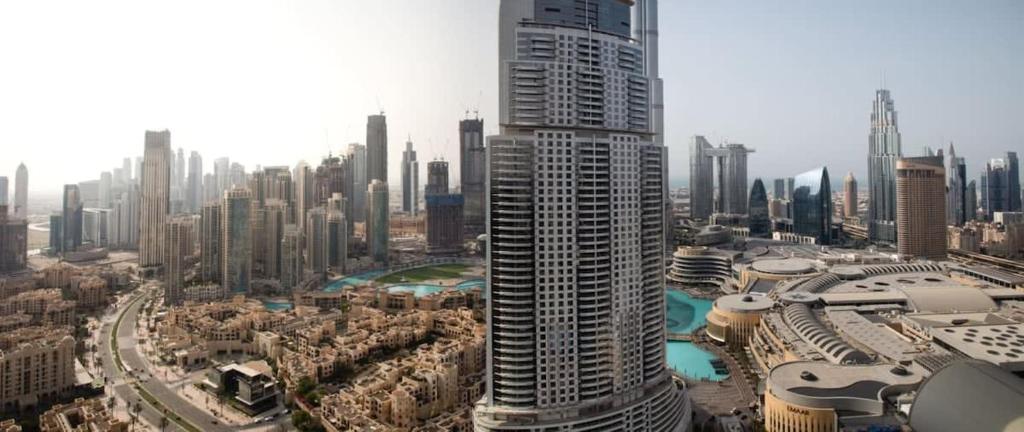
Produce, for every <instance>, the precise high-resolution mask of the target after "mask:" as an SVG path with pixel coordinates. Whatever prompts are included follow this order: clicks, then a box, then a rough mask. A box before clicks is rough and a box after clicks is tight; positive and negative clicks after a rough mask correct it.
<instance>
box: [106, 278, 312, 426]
mask: <svg viewBox="0 0 1024 432" xmlns="http://www.w3.org/2000/svg"><path fill="white" fill-rule="evenodd" d="M140 292H141V293H140V294H137V295H135V296H134V297H132V299H131V300H130V301H128V303H127V304H124V305H120V306H119V307H118V309H117V311H116V312H115V313H114V314H113V315H112V317H110V318H108V319H104V323H103V327H102V330H101V331H102V334H101V335H100V337H101V340H102V341H103V344H109V341H110V335H111V333H112V332H113V331H115V330H116V332H117V350H118V352H119V354H120V356H121V361H122V362H123V363H124V365H125V366H126V367H127V368H128V369H129V370H131V371H132V372H133V373H134V375H135V376H134V377H132V376H130V375H128V373H127V372H126V371H121V370H120V369H118V368H117V366H116V365H115V364H114V361H115V360H114V358H113V352H112V351H111V349H110V348H109V347H106V348H105V349H102V350H101V351H102V355H103V369H104V375H105V376H107V377H112V379H111V384H112V385H113V387H114V392H115V393H116V394H117V396H118V397H120V398H121V399H123V400H129V401H140V400H141V401H142V405H143V410H142V412H141V415H142V417H144V418H145V419H146V420H147V421H148V422H149V423H150V424H153V425H156V426H157V427H159V425H160V418H161V417H163V416H164V413H163V412H162V411H163V410H164V409H166V410H168V411H169V412H173V413H175V414H177V415H178V416H179V417H181V418H182V419H184V420H185V421H187V422H188V423H190V424H191V425H192V426H194V427H195V428H196V429H198V430H201V431H204V432H206V431H212V432H228V431H239V430H257V429H275V430H285V429H292V428H291V425H290V419H289V418H288V416H282V417H278V418H276V419H275V421H273V422H270V423H263V424H249V425H246V426H230V425H224V424H222V423H221V422H220V420H219V419H217V418H216V417H214V416H213V415H211V414H210V413H208V412H206V411H203V410H202V409H200V408H198V407H196V406H195V405H193V404H192V403H191V402H189V401H188V400H186V399H184V398H183V397H181V396H179V394H178V393H177V390H178V388H180V387H182V386H186V385H190V382H189V381H187V380H184V381H178V382H173V383H167V382H164V381H161V380H160V379H159V378H157V377H154V376H152V375H151V374H150V373H149V370H150V365H149V362H148V361H147V360H146V359H145V358H143V355H142V354H141V353H140V350H139V349H138V339H137V337H136V334H135V326H136V323H137V322H138V319H139V310H140V309H141V308H142V305H143V304H144V303H146V300H148V299H149V297H150V296H151V294H152V292H151V291H148V290H147V289H146V288H145V287H143V288H141V289H140ZM125 308H127V309H125ZM122 314H123V315H122ZM118 316H121V317H122V318H121V322H120V325H118V326H117V329H114V326H115V325H117V317H118ZM133 382H134V383H138V385H140V386H141V387H142V388H144V389H145V390H146V391H147V392H149V394H150V395H152V396H153V398H155V399H156V400H157V401H158V402H159V403H160V405H161V407H160V409H159V410H158V409H157V408H155V407H153V406H152V405H150V404H149V403H148V402H146V401H145V399H143V398H142V396H141V395H140V394H139V392H138V391H137V390H136V389H135V388H133V387H132V385H131V383H133ZM133 403H135V402H133ZM167 420H168V426H167V429H165V430H172V431H186V432H187V429H186V428H184V427H182V426H181V425H179V424H177V423H175V422H174V421H173V420H171V419H170V418H169V417H168V419H167Z"/></svg>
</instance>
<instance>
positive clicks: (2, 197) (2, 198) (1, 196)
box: [0, 176, 11, 206]
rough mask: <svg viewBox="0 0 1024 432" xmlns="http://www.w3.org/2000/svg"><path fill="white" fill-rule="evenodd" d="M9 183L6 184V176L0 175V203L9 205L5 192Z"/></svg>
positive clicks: (8, 189)
mask: <svg viewBox="0 0 1024 432" xmlns="http://www.w3.org/2000/svg"><path fill="white" fill-rule="evenodd" d="M10 188H11V187H10V185H8V181H7V176H0V205H2V206H7V205H9V201H8V197H7V192H8V191H10Z"/></svg>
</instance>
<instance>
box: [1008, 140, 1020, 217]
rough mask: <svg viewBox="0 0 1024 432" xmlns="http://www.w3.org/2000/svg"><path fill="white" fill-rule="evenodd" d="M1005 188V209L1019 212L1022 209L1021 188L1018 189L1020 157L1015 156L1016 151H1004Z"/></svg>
mask: <svg viewBox="0 0 1024 432" xmlns="http://www.w3.org/2000/svg"><path fill="white" fill-rule="evenodd" d="M1006 175H1007V177H1008V178H1007V181H1006V188H1007V194H1009V197H1007V203H1008V205H1007V211H1011V212H1019V211H1021V210H1024V209H1022V208H1021V200H1022V198H1021V189H1020V159H1018V158H1017V152H1012V151H1011V152H1006Z"/></svg>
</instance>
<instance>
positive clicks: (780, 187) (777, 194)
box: [772, 178, 787, 199]
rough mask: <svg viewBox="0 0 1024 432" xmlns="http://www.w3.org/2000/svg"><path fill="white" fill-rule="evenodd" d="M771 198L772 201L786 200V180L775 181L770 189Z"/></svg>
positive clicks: (778, 179)
mask: <svg viewBox="0 0 1024 432" xmlns="http://www.w3.org/2000/svg"><path fill="white" fill-rule="evenodd" d="M772 198H774V199H787V198H786V179H781V178H777V179H775V187H774V188H773V189H772Z"/></svg>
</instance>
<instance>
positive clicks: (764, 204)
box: [747, 179, 772, 237]
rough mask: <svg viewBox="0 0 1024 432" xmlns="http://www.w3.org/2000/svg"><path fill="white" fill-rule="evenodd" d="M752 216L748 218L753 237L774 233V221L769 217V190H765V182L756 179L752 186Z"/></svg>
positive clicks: (750, 204)
mask: <svg viewBox="0 0 1024 432" xmlns="http://www.w3.org/2000/svg"><path fill="white" fill-rule="evenodd" d="M748 209H749V211H750V217H749V218H748V219H747V221H748V226H749V227H750V236H751V237H768V236H770V235H771V234H772V221H771V219H770V218H769V217H768V192H766V191H765V190H764V182H762V181H761V179H754V186H753V187H751V188H750V203H749V205H748Z"/></svg>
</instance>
